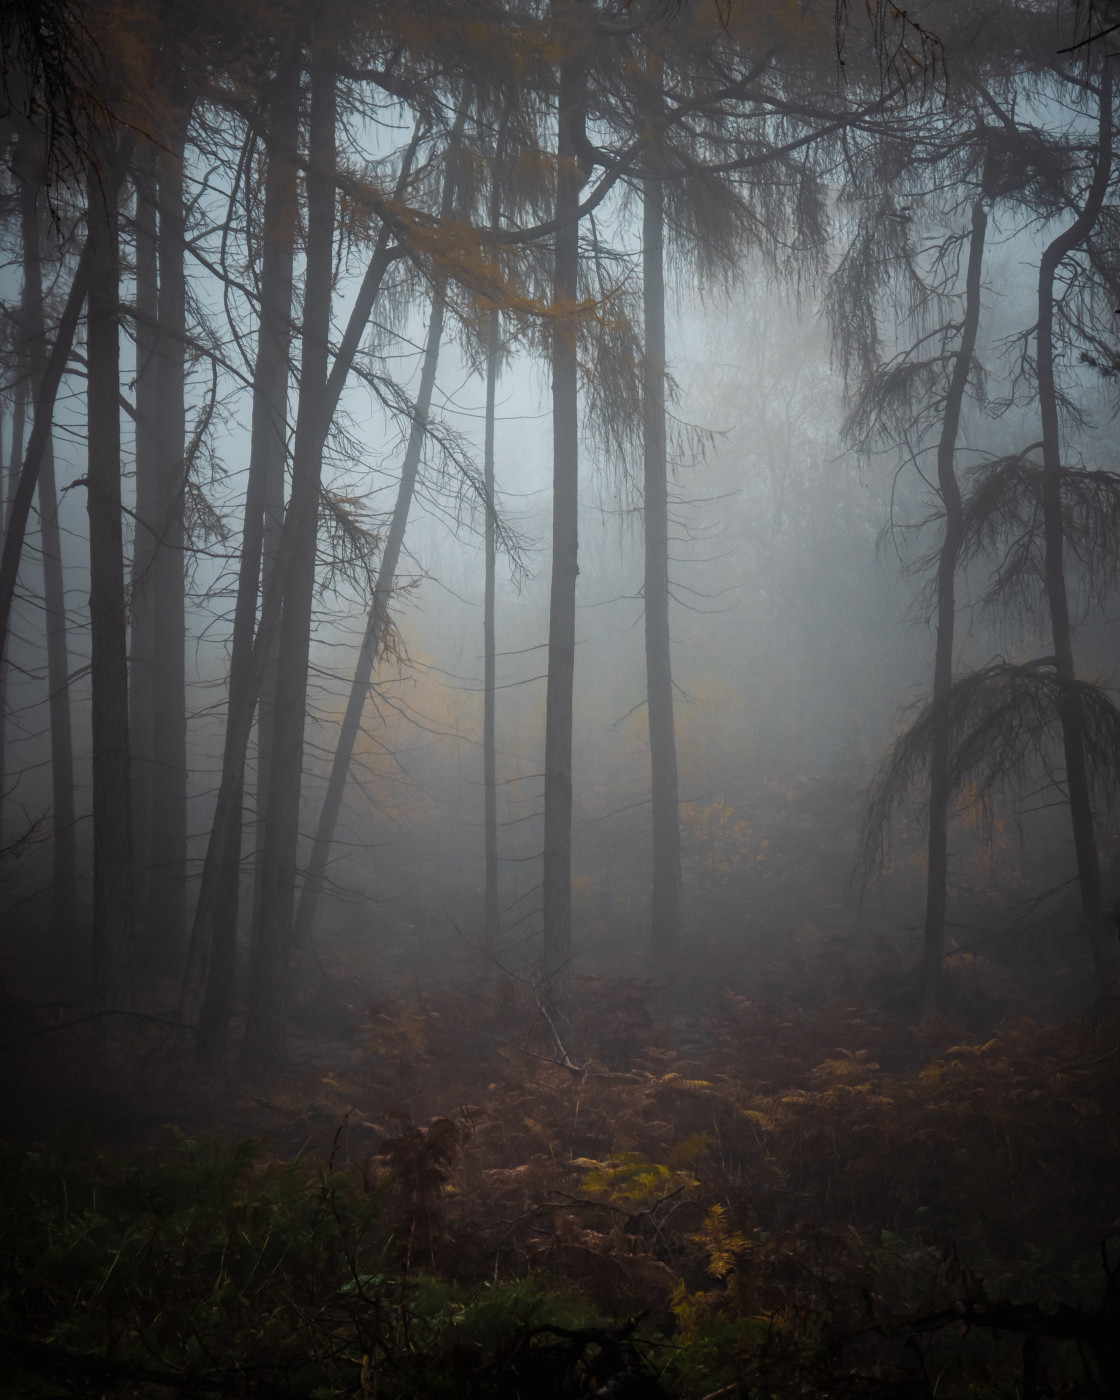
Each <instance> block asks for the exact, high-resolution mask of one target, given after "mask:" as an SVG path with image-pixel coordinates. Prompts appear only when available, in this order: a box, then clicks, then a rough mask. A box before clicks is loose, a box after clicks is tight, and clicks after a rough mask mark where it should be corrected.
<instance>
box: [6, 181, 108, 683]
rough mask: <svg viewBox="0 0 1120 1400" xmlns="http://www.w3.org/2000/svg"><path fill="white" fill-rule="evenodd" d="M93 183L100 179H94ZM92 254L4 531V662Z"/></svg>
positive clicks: (77, 280)
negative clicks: (35, 502) (28, 536)
mask: <svg viewBox="0 0 1120 1400" xmlns="http://www.w3.org/2000/svg"><path fill="white" fill-rule="evenodd" d="M93 178H95V179H96V176H94V177H93ZM90 267H91V255H90V245H89V240H88V238H87V240H86V243H85V245H84V247H83V248H82V254H81V257H80V258H79V259H78V266H77V268H76V269H75V271H74V280H73V281H72V282H71V284H70V292H69V295H68V296H67V298H66V306H65V308H64V309H63V312H62V319H61V320H60V321H59V323H58V330H57V331H56V332H55V337H54V344H53V345H52V346H51V352H50V354H49V355H48V356H47V364H46V368H45V370H44V371H43V383H42V389H41V391H40V394H39V400H38V403H37V404H36V409H37V412H36V414H35V421H34V423H33V424H32V427H31V436H30V437H29V438H28V442H27V452H26V454H25V455H24V458H23V466H22V467H21V468H20V472H19V480H18V482H17V483H16V489H15V492H14V494H13V496H12V499H11V505H10V507H9V510H8V520H7V526H6V528H5V531H4V550H3V553H2V554H0V657H3V655H4V653H5V650H6V645H7V640H8V624H9V621H10V619H11V612H12V599H13V598H14V596H15V590H16V579H17V577H18V575H19V563H20V557H21V555H22V553H23V542H24V539H25V537H26V534H27V520H28V516H29V515H30V514H31V502H32V501H33V500H34V498H35V490H36V487H37V486H38V482H39V472H40V470H41V468H42V464H43V454H44V452H45V451H46V447H47V444H48V443H49V442H50V439H51V425H52V423H53V420H54V402H55V398H56V397H57V395H58V386H59V384H60V383H61V382H62V375H63V371H64V370H65V369H66V362H67V360H68V359H69V358H70V351H71V349H72V348H73V345H74V334H75V332H76V331H77V328H78V318H79V317H80V316H81V314H82V306H83V304H84V303H85V299H86V292H87V291H88V289H89V282H90Z"/></svg>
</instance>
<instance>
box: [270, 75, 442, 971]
mask: <svg viewBox="0 0 1120 1400" xmlns="http://www.w3.org/2000/svg"><path fill="white" fill-rule="evenodd" d="M465 120H466V103H465V102H464V104H463V106H462V108H461V109H460V112H459V115H458V118H457V120H456V122H455V126H454V128H453V130H452V133H451V143H450V150H449V152H448V158H447V174H446V175H445V177H444V182H443V194H442V197H441V200H440V219H441V221H446V220H447V219H449V218H450V217H451V214H452V212H453V210H454V207H455V198H456V190H457V186H458V181H459V144H460V141H461V138H462V131H463V124H464V122H465ZM446 287H447V281H446V278H442V277H441V278H439V279H438V280H437V283H436V288H435V293H434V295H433V297H432V314H431V319H430V320H429V322H428V334H427V337H426V339H425V343H424V360H423V363H422V365H421V368H420V386H419V389H418V392H417V395H416V406H415V410H414V416H413V420H412V427H411V429H410V430H409V435H408V446H407V447H406V448H405V454H404V461H403V463H402V464H401V479H400V483H399V485H398V487H397V500H396V504H395V505H394V507H393V517H392V520H391V521H390V522H389V532H388V534H387V535H386V537H385V544H384V545H383V546H382V550H381V561H380V563H379V565H378V569H377V581H376V583H375V585H374V590H373V599H372V600H371V602H370V609H369V616H368V618H367V619H366V629H365V633H364V635H363V637H362V645H361V648H360V650H359V652H358V660H357V664H356V665H355V667H354V678H353V680H352V681H351V683H350V694H349V696H348V697H347V701H346V712H345V714H344V715H343V719H342V724H341V726H340V728H339V732H338V743H337V744H336V745H335V753H334V759H333V760H332V763H331V772H330V777H329V779H328V780H327V791H326V794H325V796H324V798H323V806H322V809H321V811H320V813H319V821H318V823H317V825H316V828H315V840H314V842H313V843H312V847H311V857H310V859H309V861H308V864H307V870H306V872H305V880H304V887H303V892H302V894H301V895H300V900H299V908H298V910H297V913H296V919H295V926H294V931H293V937H294V939H295V941H296V943H307V942H308V941H309V940H310V938H311V932H312V929H313V928H314V924H315V911H316V908H317V906H318V903H319V896H320V894H321V893H322V889H323V879H324V876H325V875H326V871H327V862H328V860H329V859H330V851H331V844H332V843H333V841H334V833H335V828H336V827H337V825H338V814H339V812H340V811H341V810H342V798H343V795H344V793H345V791H346V779H347V778H348V776H349V774H350V760H351V759H352V758H353V756H354V744H355V742H356V740H357V737H358V730H359V729H360V727H361V723H362V710H363V709H364V708H365V701H366V696H367V694H368V693H369V683H370V677H371V676H372V674H373V667H374V665H375V663H376V661H377V657H378V654H379V652H380V650H381V639H382V637H383V636H384V635H385V621H386V618H387V617H388V610H389V599H390V597H391V596H392V592H393V587H394V584H395V581H396V575H397V565H398V563H399V562H400V556H401V546H402V545H403V544H404V535H405V530H406V528H407V526H408V513H409V510H410V509H411V506H412V497H413V494H414V492H415V489H416V476H417V472H418V471H419V468H420V457H421V454H422V452H423V449H424V438H425V435H426V433H427V426H428V414H429V412H430V410H431V406H432V391H433V390H434V388H435V382H436V369H437V366H438V364H439V347H440V341H441V340H442V339H443V322H444V315H445V312H446V299H445V293H446ZM333 377H334V372H333V371H332V378H333ZM332 411H333V409H332Z"/></svg>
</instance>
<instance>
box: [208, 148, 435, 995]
mask: <svg viewBox="0 0 1120 1400" xmlns="http://www.w3.org/2000/svg"><path fill="white" fill-rule="evenodd" d="M421 134H422V133H421V130H420V128H419V127H418V128H417V129H416V131H415V133H414V135H413V139H412V142H411V143H410V145H409V148H408V150H407V152H406V153H405V158H404V160H403V162H402V164H401V171H400V175H399V177H398V189H397V192H398V194H399V193H400V192H401V191H402V190H403V188H404V186H405V184H406V183H407V181H408V178H409V174H410V172H411V169H412V162H413V159H414V157H415V155H416V150H417V147H418V145H419V140H420V136H421ZM400 254H401V250H400V249H399V248H392V247H390V246H389V233H388V230H387V229H385V228H383V229H382V231H381V234H380V235H379V237H378V241H377V244H376V246H375V248H374V251H373V254H372V256H371V257H370V261H369V266H368V267H367V268H366V274H365V277H364V278H363V279H362V285H361V287H360V288H359V289H358V295H357V297H356V298H355V299H354V305H353V308H352V309H351V312H350V319H349V321H348V322H347V325H346V331H345V334H344V335H343V337H342V342H341V344H340V346H339V350H338V354H337V355H336V356H335V361H334V364H333V365H332V366H331V372H330V376H329V378H328V379H327V385H326V391H325V394H324V405H323V421H322V424H321V437H320V442H319V449H318V450H319V455H320V456H321V454H322V445H323V440H324V439H325V437H326V432H327V429H328V427H329V426H330V422H331V419H332V418H333V416H334V412H335V409H336V408H337V406H338V400H339V397H340V396H341V394H342V389H343V386H344V384H345V382H346V377H347V375H348V373H349V370H350V366H351V365H352V364H353V361H354V356H355V355H356V354H357V351H358V347H359V345H360V344H361V338H362V335H363V333H364V331H365V326H366V323H367V322H368V320H369V317H370V315H371V313H372V310H373V306H374V303H375V302H376V300H377V296H378V293H379V292H380V289H381V283H382V281H383V279H384V277H385V273H386V271H387V270H388V268H389V267H390V265H391V264H392V262H393V261H394V260H395V258H397V257H398V256H400ZM305 299H306V290H305ZM297 436H298V428H297ZM299 526H300V522H299V519H298V517H296V516H293V515H292V513H291V511H290V510H289V511H288V512H287V514H286V515H285V517H284V526H283V529H282V531H281V534H280V541H279V545H278V547H277V551H276V564H275V569H274V571H273V573H272V575H271V577H270V578H269V579H268V580H267V582H266V583H265V585H264V587H263V589H262V594H261V608H260V617H259V619H258V621H257V633H256V637H255V639H254V641H253V647H252V651H251V653H250V654H249V655H248V656H247V657H246V658H245V659H244V670H243V673H240V674H239V676H238V677H237V678H235V677H234V676H233V675H232V674H231V678H230V689H229V705H228V709H227V715H226V736H225V744H224V747H223V751H222V771H221V776H220V778H219V782H218V794H217V799H216V801H215V806H214V816H213V819H212V821H211V824H210V836H209V839H208V841H207V845H206V856H205V859H204V862H203V867H202V881H201V886H200V889H199V895H198V903H197V905H196V907H195V914H194V924H193V928H192V931H191V953H190V958H189V959H188V975H187V978H186V980H185V988H184V1004H185V1008H186V1009H188V1010H189V1008H190V1007H191V1006H192V1004H195V1003H194V1002H193V1001H192V999H193V998H196V997H197V991H196V990H194V989H195V988H197V987H199V986H201V984H202V981H203V980H204V979H205V978H206V968H207V965H208V963H209V961H210V958H211V952H212V950H213V947H214V939H215V933H216V931H217V930H219V929H220V926H221V920H222V918H223V911H224V910H226V909H228V908H229V907H230V902H231V901H232V902H233V906H234V907H236V900H237V888H236V886H237V880H238V875H239V869H240V849H241V844H240V843H241V801H242V791H243V783H244V771H245V755H246V752H247V750H248V746H249V739H250V736H251V734H252V729H253V713H254V710H255V709H256V705H257V698H258V696H259V694H260V691H261V686H262V683H263V680H264V676H265V672H266V668H267V666H268V663H269V658H270V656H271V655H272V648H273V646H274V644H275V638H276V632H277V628H278V627H279V623H280V614H281V604H282V601H283V598H284V596H285V592H286V590H287V587H288V579H289V577H290V575H291V572H292V568H293V564H294V561H295V558H296V551H295V548H294V546H293V545H292V543H291V541H292V540H294V539H295V538H296V537H297V532H298V528H299ZM234 659H235V660H236V658H234ZM231 671H232V666H231ZM258 923H259V917H257V918H254V923H253V926H254V928H256V927H257V926H258Z"/></svg>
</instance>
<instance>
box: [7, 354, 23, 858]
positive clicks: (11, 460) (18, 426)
mask: <svg viewBox="0 0 1120 1400" xmlns="http://www.w3.org/2000/svg"><path fill="white" fill-rule="evenodd" d="M27 393H28V380H27V367H26V365H21V366H20V368H19V378H18V380H17V381H16V386H15V395H14V402H13V405H12V441H11V447H10V451H9V456H8V472H7V478H8V499H9V501H10V502H11V504H10V505H9V507H8V510H7V519H8V521H13V522H14V520H15V509H14V507H15V497H16V490H17V488H18V483H19V469H20V463H21V462H22V460H23V433H24V428H25V427H26V420H27ZM7 534H8V528H7V525H6V528H5V537H4V538H5V547H6V546H7ZM8 666H9V662H8V657H7V655H6V654H4V653H0V844H2V843H3V831H4V807H5V806H6V805H7V804H6V802H5V798H6V797H7V790H8Z"/></svg>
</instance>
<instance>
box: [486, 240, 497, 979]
mask: <svg viewBox="0 0 1120 1400" xmlns="http://www.w3.org/2000/svg"><path fill="white" fill-rule="evenodd" d="M491 225H492V226H493V227H496V225H497V219H496V218H494V219H492V220H491ZM488 321H489V324H488V325H487V327H486V410H485V412H486V421H485V428H484V438H483V450H482V473H483V490H484V491H485V493H486V501H485V507H486V520H485V523H484V526H483V528H484V532H485V533H484V550H485V564H484V568H485V577H484V582H483V595H482V809H483V812H482V824H483V870H484V877H483V878H484V887H483V910H482V938H483V944H484V946H485V948H486V951H487V952H488V953H491V952H493V951H494V949H495V947H496V946H497V941H498V922H499V917H500V911H499V905H498V756H497V723H496V721H497V703H496V701H497V691H496V680H497V675H496V672H497V666H496V641H495V626H494V621H495V619H494V604H495V592H496V589H495V584H496V575H497V568H496V564H497V558H496V555H497V550H496V544H497V541H496V539H495V535H496V530H495V525H496V518H495V513H494V512H495V509H496V507H495V499H494V415H495V406H496V405H495V400H496V398H497V387H498V357H499V354H500V350H501V313H500V312H499V311H497V310H494V311H491V312H490V313H489V317H488Z"/></svg>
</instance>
